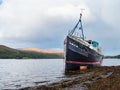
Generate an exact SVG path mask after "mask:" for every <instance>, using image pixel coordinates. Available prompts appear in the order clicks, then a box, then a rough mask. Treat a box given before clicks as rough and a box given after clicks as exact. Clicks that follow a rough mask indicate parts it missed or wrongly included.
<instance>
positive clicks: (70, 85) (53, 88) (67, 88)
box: [19, 66, 120, 90]
mask: <svg viewBox="0 0 120 90" xmlns="http://www.w3.org/2000/svg"><path fill="white" fill-rule="evenodd" d="M119 71H120V66H102V67H95V68H92V69H87V70H84V71H69V72H65V74H66V78H65V79H63V80H61V81H59V82H55V83H51V84H46V85H40V86H35V87H26V88H21V89H19V90H119V88H120V73H119Z"/></svg>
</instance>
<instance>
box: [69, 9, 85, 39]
mask: <svg viewBox="0 0 120 90" xmlns="http://www.w3.org/2000/svg"><path fill="white" fill-rule="evenodd" d="M83 10H84V9H81V13H80V18H79V21H78V22H77V24H76V25H75V27H74V28H73V29H72V30H71V32H70V33H69V34H68V35H69V36H72V35H73V33H74V32H75V30H76V28H77V27H78V25H79V24H80V26H79V30H81V33H82V37H81V38H82V39H83V40H85V36H84V32H83V26H82V12H83Z"/></svg>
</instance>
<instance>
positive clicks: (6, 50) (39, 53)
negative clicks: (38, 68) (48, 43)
mask: <svg viewBox="0 0 120 90" xmlns="http://www.w3.org/2000/svg"><path fill="white" fill-rule="evenodd" d="M0 58H5V59H8V58H15V59H22V58H34V59H37V58H41V59H43V58H63V53H62V52H55V51H47V50H40V49H33V48H31V49H30V48H29V49H28V48H26V49H22V50H17V49H13V48H10V47H7V46H4V45H0Z"/></svg>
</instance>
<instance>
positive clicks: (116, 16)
mask: <svg viewBox="0 0 120 90" xmlns="http://www.w3.org/2000/svg"><path fill="white" fill-rule="evenodd" d="M81 8H84V9H85V11H84V13H83V17H82V18H83V27H84V33H85V36H86V38H87V39H92V40H96V41H98V42H99V43H100V45H101V47H102V50H103V53H104V54H105V55H109V54H110V55H116V54H120V12H119V9H120V1H119V0H92V1H91V0H3V1H2V0H0V44H2V45H6V46H9V47H13V48H26V47H34V48H40V49H50V50H63V41H64V39H65V36H66V35H67V32H68V31H69V30H71V29H72V28H73V27H74V25H75V24H76V22H77V21H78V19H79V13H80V9H81Z"/></svg>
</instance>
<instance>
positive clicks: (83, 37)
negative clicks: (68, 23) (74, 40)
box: [79, 9, 85, 40]
mask: <svg viewBox="0 0 120 90" xmlns="http://www.w3.org/2000/svg"><path fill="white" fill-rule="evenodd" d="M83 10H84V9H81V13H80V20H79V21H80V26H81V27H79V30H81V32H82V39H83V40H85V36H84V32H83V26H82V20H81V19H82V12H83Z"/></svg>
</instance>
